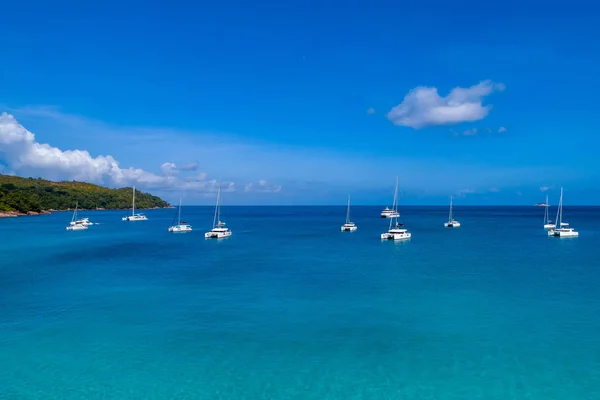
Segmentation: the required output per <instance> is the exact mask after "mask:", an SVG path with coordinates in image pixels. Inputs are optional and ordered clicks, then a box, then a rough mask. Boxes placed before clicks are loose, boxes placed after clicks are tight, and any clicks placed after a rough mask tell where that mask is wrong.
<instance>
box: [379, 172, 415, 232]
mask: <svg viewBox="0 0 600 400" xmlns="http://www.w3.org/2000/svg"><path fill="white" fill-rule="evenodd" d="M392 210H394V211H396V215H395V216H393V217H390V226H389V228H388V231H387V232H384V233H382V234H381V239H383V240H406V239H410V237H411V236H412V235H411V233H410V232H409V231H407V230H406V229H405V228H403V227H402V226H403V225H404V224H401V223H399V222H398V217H399V216H400V213H398V212H397V210H398V177H396V193H395V194H394V204H393V205H392Z"/></svg>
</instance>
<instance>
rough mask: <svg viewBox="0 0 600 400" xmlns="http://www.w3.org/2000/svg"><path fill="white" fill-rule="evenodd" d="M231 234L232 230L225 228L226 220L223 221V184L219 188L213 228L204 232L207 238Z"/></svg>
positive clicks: (223, 236)
mask: <svg viewBox="0 0 600 400" xmlns="http://www.w3.org/2000/svg"><path fill="white" fill-rule="evenodd" d="M229 236H231V230H229V228H225V222H221V184H219V189H218V190H217V205H216V206H215V215H214V217H213V226H212V229H211V230H210V231H208V232H206V233H205V234H204V237H205V238H206V239H223V238H226V237H229Z"/></svg>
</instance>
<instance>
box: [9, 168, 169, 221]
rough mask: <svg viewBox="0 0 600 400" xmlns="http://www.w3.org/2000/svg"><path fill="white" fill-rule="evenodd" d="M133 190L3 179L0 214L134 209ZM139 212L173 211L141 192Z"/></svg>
mask: <svg viewBox="0 0 600 400" xmlns="http://www.w3.org/2000/svg"><path fill="white" fill-rule="evenodd" d="M131 191H132V188H130V187H129V188H121V189H109V188H106V187H103V186H98V185H92V184H90V183H84V182H74V181H73V182H52V181H48V180H45V179H34V178H21V177H18V176H8V175H0V212H18V213H28V212H40V211H43V210H67V209H70V208H74V207H75V203H76V202H79V207H80V208H82V209H96V208H105V209H127V208H131ZM135 207H136V208H155V207H169V204H168V203H167V202H166V201H164V200H163V199H161V198H159V197H156V196H153V195H151V194H149V193H143V192H140V191H139V190H136V192H135Z"/></svg>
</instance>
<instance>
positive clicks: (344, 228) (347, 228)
mask: <svg viewBox="0 0 600 400" xmlns="http://www.w3.org/2000/svg"><path fill="white" fill-rule="evenodd" d="M340 229H341V231H342V232H354V231H355V230H356V229H358V227H357V226H356V225H354V224H352V225H350V224H345V225H342V227H341V228H340Z"/></svg>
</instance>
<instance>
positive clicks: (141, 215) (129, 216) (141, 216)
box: [121, 186, 148, 222]
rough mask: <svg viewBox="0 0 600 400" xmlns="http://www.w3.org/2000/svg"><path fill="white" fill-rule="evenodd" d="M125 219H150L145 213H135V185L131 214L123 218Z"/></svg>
mask: <svg viewBox="0 0 600 400" xmlns="http://www.w3.org/2000/svg"><path fill="white" fill-rule="evenodd" d="M121 219H122V220H123V221H130V222H133V221H148V217H146V216H145V215H144V214H139V213H138V214H136V213H135V186H134V187H133V200H132V201H131V215H128V216H126V217H123V218H121Z"/></svg>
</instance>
